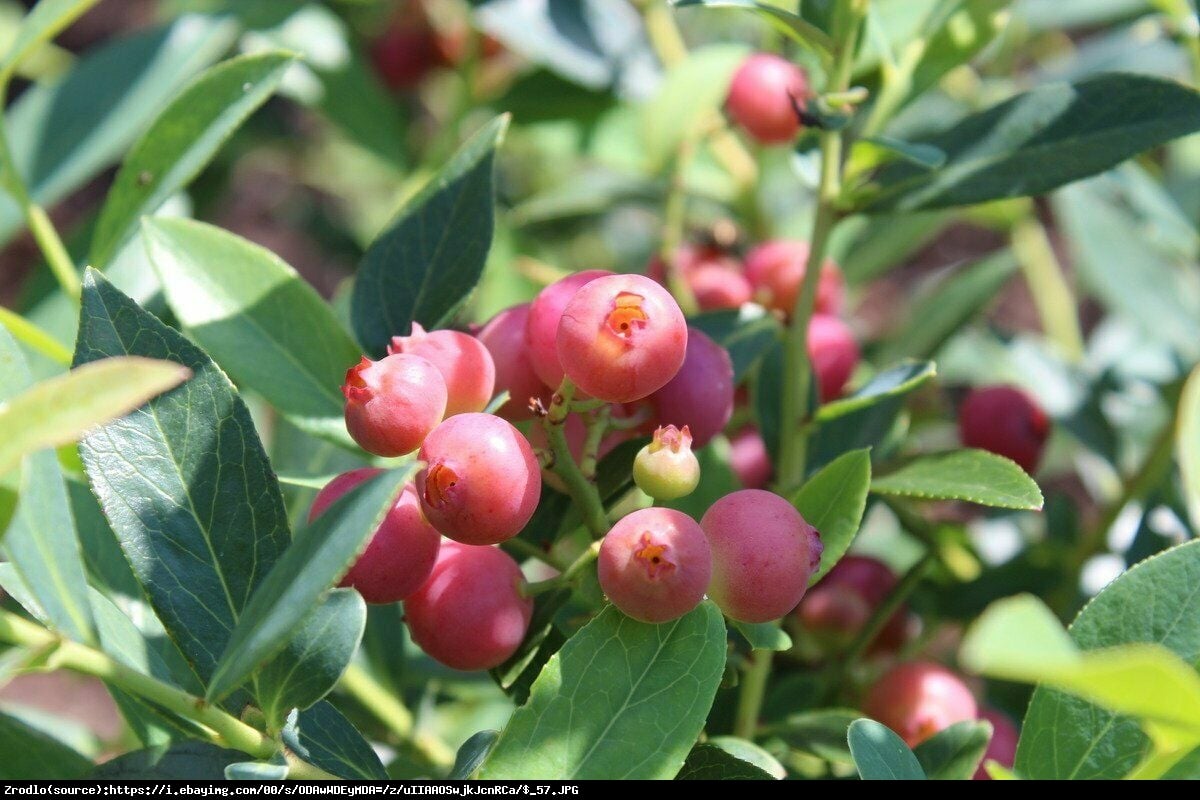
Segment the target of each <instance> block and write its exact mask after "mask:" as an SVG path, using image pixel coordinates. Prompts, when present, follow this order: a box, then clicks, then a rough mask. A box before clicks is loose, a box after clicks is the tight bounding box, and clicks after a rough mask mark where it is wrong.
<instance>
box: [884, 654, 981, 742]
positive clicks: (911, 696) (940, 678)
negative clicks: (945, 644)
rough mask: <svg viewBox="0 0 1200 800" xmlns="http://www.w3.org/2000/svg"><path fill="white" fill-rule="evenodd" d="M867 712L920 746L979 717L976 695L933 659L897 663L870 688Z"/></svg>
mask: <svg viewBox="0 0 1200 800" xmlns="http://www.w3.org/2000/svg"><path fill="white" fill-rule="evenodd" d="M862 710H863V713H865V714H866V715H867V716H869V717H871V718H872V719H874V720H876V721H878V722H882V723H883V724H884V725H887V726H888V727H889V728H891V729H892V730H893V731H895V732H896V734H897V735H899V736H900V738H901V739H903V740H904V741H905V743H906V744H907V745H908V746H909V747H916V746H917V745H919V744H920V743H921V742H923V741H925V740H926V739H928V738H929V737H931V736H933V735H934V734H935V733H937V732H938V731H941V730H944V729H945V728H948V727H950V726H951V725H953V724H954V723H956V722H965V721H967V720H972V719H975V715H976V707H975V698H974V696H972V694H971V690H970V689H968V688H967V686H966V684H964V683H963V682H962V680H961V679H960V678H959V677H958V676H957V675H955V674H954V673H953V672H951V671H950V670H948V669H946V668H945V667H943V666H942V665H940V664H935V663H933V662H930V661H910V662H908V663H905V664H897V665H896V666H894V667H892V668H891V669H890V670H888V671H887V672H885V673H884V674H883V676H882V677H881V678H880V679H879V680H878V681H876V682H875V684H874V685H873V686H872V687H871V688H870V689H869V690H868V691H867V696H866V699H865V700H863V707H862Z"/></svg>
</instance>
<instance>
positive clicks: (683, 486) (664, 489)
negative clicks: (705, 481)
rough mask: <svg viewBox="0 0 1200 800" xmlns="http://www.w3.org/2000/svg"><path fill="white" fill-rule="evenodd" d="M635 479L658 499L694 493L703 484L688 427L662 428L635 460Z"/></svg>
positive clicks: (642, 488) (649, 493)
mask: <svg viewBox="0 0 1200 800" xmlns="http://www.w3.org/2000/svg"><path fill="white" fill-rule="evenodd" d="M633 482H634V483H636V484H637V486H638V488H639V489H641V490H642V491H643V492H645V493H646V494H648V495H650V496H651V497H653V498H654V499H655V500H674V499H676V498H678V497H684V496H686V495H689V494H691V493H692V492H693V491H695V489H696V485H697V484H698V483H700V462H699V461H697V460H696V454H695V453H693V452H692V434H691V431H689V430H688V426H687V425H684V426H683V430H679V429H678V428H676V427H675V426H674V425H668V426H667V427H665V428H659V429H658V430H656V431H655V432H654V440H653V441H651V442H650V444H648V445H646V446H645V447H643V448H642V449H641V451H640V452H639V453H638V454H637V457H636V458H635V459H634V460H633Z"/></svg>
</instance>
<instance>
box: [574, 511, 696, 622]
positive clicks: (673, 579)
mask: <svg viewBox="0 0 1200 800" xmlns="http://www.w3.org/2000/svg"><path fill="white" fill-rule="evenodd" d="M597 568H598V574H599V578H600V588H601V589H603V590H604V594H605V595H606V596H607V597H608V599H609V600H611V601H612V604H613V605H615V606H616V607H617V608H619V609H621V611H622V612H624V613H625V614H626V615H627V616H630V617H633V618H634V619H637V620H641V621H642V622H654V623H657V622H669V621H670V620H673V619H676V618H678V617H681V616H683V615H684V614H686V613H687V612H689V611H691V610H692V609H693V608H695V607H696V606H698V605H699V604H700V601H701V600H703V599H704V591H705V589H706V587H707V586H708V583H709V578H710V576H711V574H712V556H711V554H710V552H709V545H708V541H707V540H706V539H705V537H704V531H702V530H701V529H700V526H699V525H697V524H696V521H695V520H694V519H692V518H691V517H689V516H688V515H687V514H684V513H682V512H679V511H672V510H671V509H669V508H646V509H642V510H641V511H634V512H633V513H632V514H629V515H627V516H626V517H625V518H624V519H622V520H621V521H620V522H618V523H617V524H616V525H614V526H613V527H612V529H611V530H610V531H609V532H608V533H607V534H606V535H605V537H604V541H603V543H602V544H601V545H600V555H599V559H598V564H597Z"/></svg>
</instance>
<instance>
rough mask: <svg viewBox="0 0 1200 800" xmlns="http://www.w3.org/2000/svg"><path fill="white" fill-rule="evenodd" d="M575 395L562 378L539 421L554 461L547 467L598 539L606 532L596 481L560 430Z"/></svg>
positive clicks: (567, 382)
mask: <svg viewBox="0 0 1200 800" xmlns="http://www.w3.org/2000/svg"><path fill="white" fill-rule="evenodd" d="M574 398H575V384H574V383H572V382H571V379H570V378H565V377H564V378H563V380H562V383H561V384H559V387H558V391H557V392H555V393H554V397H552V398H551V399H550V409H549V410H548V411H547V413H546V416H545V418H543V420H542V424H543V425H544V426H545V429H546V438H547V439H549V441H550V450H551V453H552V454H553V456H554V463H553V465H552V466H551V467H550V469H551V470H552V471H553V472H554V474H555V475H557V476H558V477H559V478H561V479H562V482H563V485H564V486H565V487H566V489H567V494H569V495H570V496H571V500H573V501H574V503H575V506H576V507H577V508H578V509H579V513H580V514H581V515H582V516H583V523H584V525H586V526H587V528H588V531H590V532H591V534H592V538H593V539H600V538H602V537H603V536H604V534H606V533H608V516H607V515H606V514H605V513H604V504H603V503H602V502H601V501H600V493H599V492H598V491H596V484H595V482H594V481H592V480H589V479H588V477H587V476H586V475H584V474H583V471H582V470H580V468H579V465H578V464H576V463H575V458H574V457H573V456H572V455H571V448H570V446H569V445H568V444H567V435H566V432H565V431H564V430H563V425H564V423H565V422H566V419H567V414H569V413H570V412H571V403H572V400H574Z"/></svg>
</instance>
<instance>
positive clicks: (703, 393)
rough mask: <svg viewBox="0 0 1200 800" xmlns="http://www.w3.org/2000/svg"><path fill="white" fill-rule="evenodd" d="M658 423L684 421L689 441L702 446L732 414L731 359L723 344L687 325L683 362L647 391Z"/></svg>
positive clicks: (681, 422)
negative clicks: (658, 386)
mask: <svg viewBox="0 0 1200 800" xmlns="http://www.w3.org/2000/svg"><path fill="white" fill-rule="evenodd" d="M649 400H650V405H651V406H652V407H653V409H654V418H655V419H656V420H658V421H659V422H660V423H661V424H663V425H667V424H671V425H686V426H687V427H688V428H689V429H690V430H691V432H692V443H693V444H694V445H695V446H696V447H697V448H700V447H704V445H706V444H708V443H709V442H710V441H712V438H713V437H714V436H716V435H717V434H718V433H720V432H721V431H723V430H725V425H726V424H727V423H728V422H729V418H730V417H732V416H733V361H732V360H731V359H730V358H729V353H728V351H726V350H725V348H724V347H721V345H719V344H717V343H716V342H714V341H713V340H712V339H710V338H708V336H707V335H705V334H703V333H701V332H700V331H698V330H696V329H695V328H688V342H687V353H686V354H685V355H684V358H683V365H682V366H681V367H680V368H679V371H678V372H677V373H675V377H674V378H671V380H670V381H669V382H668V383H667V385H666V386H664V387H662V388H661V389H659V390H658V391H657V392H655V393H654V394H652V395H650V398H649Z"/></svg>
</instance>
